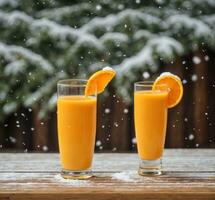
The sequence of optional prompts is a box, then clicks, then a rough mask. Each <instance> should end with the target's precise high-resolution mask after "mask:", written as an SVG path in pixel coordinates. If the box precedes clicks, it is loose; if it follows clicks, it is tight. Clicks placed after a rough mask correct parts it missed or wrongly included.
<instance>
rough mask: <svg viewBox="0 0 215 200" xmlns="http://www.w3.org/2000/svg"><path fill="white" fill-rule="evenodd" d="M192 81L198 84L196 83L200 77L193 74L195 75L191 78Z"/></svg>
mask: <svg viewBox="0 0 215 200" xmlns="http://www.w3.org/2000/svg"><path fill="white" fill-rule="evenodd" d="M191 80H192V81H193V82H196V81H197V80H198V76H197V75H196V74H193V75H192V76H191Z"/></svg>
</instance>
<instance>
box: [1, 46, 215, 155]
mask: <svg viewBox="0 0 215 200" xmlns="http://www.w3.org/2000/svg"><path fill="white" fill-rule="evenodd" d="M214 56H215V54H214V52H212V51H210V50H207V52H206V51H205V50H201V51H197V52H194V53H190V54H189V55H187V56H184V57H181V58H178V59H176V60H175V61H174V63H171V64H168V65H165V66H163V67H162V69H161V71H170V72H172V73H175V74H177V75H179V76H180V77H181V78H182V79H183V82H184V97H183V100H182V102H181V103H180V105H178V106H177V107H176V108H174V109H170V110H169V116H168V128H167V138H166V147H169V148H173V147H174V148H194V147H197V148H198V147H200V148H201V147H202V148H212V147H215V130H214V128H215V125H214V123H215V66H214V65H215V58H214ZM199 59H200V60H199ZM131 87H133V86H132V85H131ZM98 101H99V103H98V122H97V141H99V142H97V145H96V150H97V151H134V150H135V149H136V145H135V139H134V137H135V136H134V135H135V134H134V123H133V121H134V119H133V105H126V103H124V102H123V100H122V99H120V98H119V97H117V96H115V94H114V93H112V94H111V95H110V97H109V98H106V99H104V100H101V99H100V98H99V99H98ZM37 112H38V108H37V107H35V108H33V110H32V111H31V110H27V109H24V108H22V109H20V110H19V111H18V112H17V113H15V114H13V115H12V116H10V117H9V118H8V119H7V120H6V121H5V122H4V123H2V124H1V125H0V151H6V150H22V151H32V150H33V151H35V150H36V151H56V150H57V149H58V143H57V131H56V113H55V112H53V113H51V114H50V115H49V117H48V118H46V119H45V120H42V121H40V120H38V118H37V117H36V116H37Z"/></svg>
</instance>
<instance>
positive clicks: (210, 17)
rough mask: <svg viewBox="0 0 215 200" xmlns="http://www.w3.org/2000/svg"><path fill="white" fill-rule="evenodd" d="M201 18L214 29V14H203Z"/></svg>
mask: <svg viewBox="0 0 215 200" xmlns="http://www.w3.org/2000/svg"><path fill="white" fill-rule="evenodd" d="M214 2H215V1H214ZM201 19H202V21H204V22H205V23H207V24H208V25H209V26H210V27H211V28H213V29H215V14H213V15H204V16H202V17H201Z"/></svg>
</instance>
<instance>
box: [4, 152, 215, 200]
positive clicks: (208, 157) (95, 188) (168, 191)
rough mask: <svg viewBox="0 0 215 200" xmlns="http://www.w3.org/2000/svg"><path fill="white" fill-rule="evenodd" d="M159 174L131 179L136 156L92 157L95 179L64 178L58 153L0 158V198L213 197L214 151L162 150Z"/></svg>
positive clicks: (133, 174) (10, 155)
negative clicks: (162, 173) (162, 171)
mask: <svg viewBox="0 0 215 200" xmlns="http://www.w3.org/2000/svg"><path fill="white" fill-rule="evenodd" d="M163 166H164V171H165V175H162V176H159V177H141V176H138V175H137V168H138V158H137V155H136V154H118V153H113V154H96V155H95V159H94V172H95V177H93V178H92V179H90V180H84V181H83V180H82V181H78V180H71V181H70V180H64V179H62V178H61V177H60V176H59V171H60V164H59V155H58V154H36V153H35V154H32V153H20V154H14V153H13V154H8V153H1V154H0V200H3V199H4V200H6V199H10V200H13V199H40V200H42V199H50V200H54V199H56V200H57V199H58V200H60V199H77V200H78V199H87V200H90V199H94V200H95V199H102V200H111V199H114V200H118V199H119V200H122V199H132V200H135V199H141V200H142V199H148V200H149V199H168V200H171V199H174V200H178V199H190V200H191V199H195V200H196V199H205V200H212V199H213V200H214V199H215V149H214V150H212V149H211V150H209V149H192V150H188V149H187V150H186V149H184V150H180V149H179V150H176V149H171V150H166V151H165V155H164V159H163Z"/></svg>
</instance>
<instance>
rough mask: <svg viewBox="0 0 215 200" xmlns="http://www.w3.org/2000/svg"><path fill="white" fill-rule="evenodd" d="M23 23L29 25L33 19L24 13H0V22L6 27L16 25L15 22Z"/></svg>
mask: <svg viewBox="0 0 215 200" xmlns="http://www.w3.org/2000/svg"><path fill="white" fill-rule="evenodd" d="M19 21H21V22H24V23H27V24H31V22H32V21H33V18H32V17H30V16H29V15H27V14H25V13H24V12H20V11H13V12H9V13H6V12H2V11H0V22H1V23H4V24H6V25H7V26H12V25H16V24H17V22H19Z"/></svg>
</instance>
